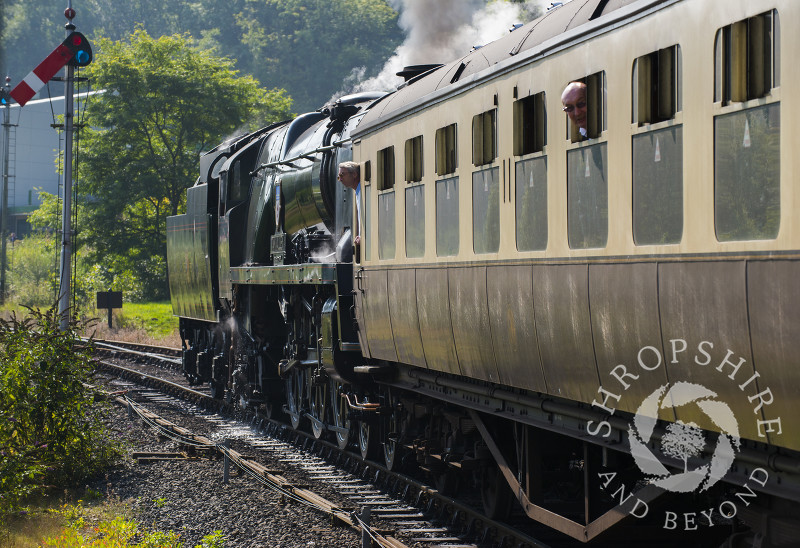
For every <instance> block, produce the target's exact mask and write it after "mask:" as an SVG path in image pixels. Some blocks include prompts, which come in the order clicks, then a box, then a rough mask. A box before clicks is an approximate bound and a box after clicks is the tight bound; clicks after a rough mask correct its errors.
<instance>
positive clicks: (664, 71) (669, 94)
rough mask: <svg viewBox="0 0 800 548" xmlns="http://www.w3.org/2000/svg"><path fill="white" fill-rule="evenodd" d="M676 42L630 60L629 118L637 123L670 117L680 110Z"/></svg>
mask: <svg viewBox="0 0 800 548" xmlns="http://www.w3.org/2000/svg"><path fill="white" fill-rule="evenodd" d="M680 51H681V50H680V46H672V47H669V48H664V49H661V50H658V51H654V52H653V53H650V54H648V55H643V56H642V57H639V58H637V59H636V60H634V62H633V121H634V123H636V124H638V125H639V126H640V127H641V126H643V125H645V124H655V123H658V122H663V121H665V120H671V119H672V118H674V117H675V113H676V112H678V111H680V110H681V97H680V72H681V67H680V63H681V53H680Z"/></svg>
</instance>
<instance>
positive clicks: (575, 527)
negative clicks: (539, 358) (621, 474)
mask: <svg viewBox="0 0 800 548" xmlns="http://www.w3.org/2000/svg"><path fill="white" fill-rule="evenodd" d="M469 415H470V418H471V419H472V420H473V422H474V423H475V426H477V427H478V430H479V431H480V433H481V436H482V437H483V441H485V442H486V446H487V447H488V448H489V451H490V452H491V453H492V456H493V457H494V459H495V461H497V464H498V466H499V467H500V471H501V472H502V473H503V477H504V478H505V479H506V481H507V482H508V485H509V486H511V490H512V491H513V493H514V495H515V496H516V497H517V500H519V503H520V504H521V505H522V508H523V510H525V514H527V516H528V517H529V518H531V519H533V520H536V521H538V522H539V523H542V524H544V525H547V526H548V527H551V528H553V529H556V530H557V531H560V532H562V533H564V534H565V535H569V536H571V537H572V538H574V539H576V540H579V541H581V542H589V541H590V540H592V539H593V538H595V537H596V536H598V535H599V534H601V533H603V532H604V531H607V530H608V529H609V528H611V527H612V526H614V525H615V524H617V523H619V522H620V521H622V520H624V519H625V518H627V517H629V516H630V515H632V512H634V511H635V505H637V504H639V502H638V501H642V503H644V504H647V503H649V502H651V501H653V500H655V499H656V498H658V497H659V496H661V495H662V494H664V493H665V492H666V491H665V490H664V489H661V488H660V487H656V486H655V485H649V486H647V487H645V488H643V489H640V490H639V491H637V492H636V493H632V496H631V495H629V496H628V497H627V498H625V499H624V500H623V502H622V503H621V504H618V505H617V506H615V507H614V508H612V509H611V510H609V511H607V512H606V513H605V514H603V515H602V516H600V517H598V518H597V519H595V520H594V521H592V522H590V523H587V524H586V525H581V524H580V523H578V522H576V521H572V520H571V519H569V518H565V517H564V516H561V515H559V514H556V513H555V512H552V511H550V510H548V509H547V508H543V507H541V506H538V505H536V504H534V503H532V502H531V501H530V499H528V496H527V495H526V494H525V491H524V490H523V488H522V486H521V485H520V483H519V481H517V478H516V477H515V475H514V472H513V471H512V470H511V468H510V467H509V465H508V462H506V459H505V457H503V454H502V453H501V452H500V448H499V447H498V446H497V444H496V443H495V441H494V438H493V437H492V434H491V432H489V429H488V428H486V424H484V422H483V419H481V416H480V415H479V414H478V412H477V411H474V410H472V409H470V410H469ZM587 518H588V516H587ZM587 521H588V519H587Z"/></svg>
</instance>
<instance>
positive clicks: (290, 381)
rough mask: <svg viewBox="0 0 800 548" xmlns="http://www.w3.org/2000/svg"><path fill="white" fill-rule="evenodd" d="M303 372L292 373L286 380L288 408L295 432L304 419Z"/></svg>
mask: <svg viewBox="0 0 800 548" xmlns="http://www.w3.org/2000/svg"><path fill="white" fill-rule="evenodd" d="M304 376H305V375H304V373H303V372H302V371H292V372H291V373H290V374H289V377H288V378H287V379H286V381H285V382H286V408H287V411H288V412H289V422H291V423H292V428H294V429H295V430H297V429H298V427H299V426H300V422H301V419H302V418H303V415H302V412H303V390H304V386H303V384H304V383H303V377H304Z"/></svg>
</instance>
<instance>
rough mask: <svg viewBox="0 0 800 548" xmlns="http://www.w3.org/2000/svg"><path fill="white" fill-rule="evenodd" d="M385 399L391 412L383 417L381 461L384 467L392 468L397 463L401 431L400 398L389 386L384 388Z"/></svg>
mask: <svg viewBox="0 0 800 548" xmlns="http://www.w3.org/2000/svg"><path fill="white" fill-rule="evenodd" d="M386 401H387V403H388V404H389V406H390V408H391V410H392V411H391V414H390V415H389V416H388V417H386V418H385V419H383V423H382V425H383V432H382V440H381V442H382V445H383V462H384V464H385V465H386V468H388V469H389V470H394V469H395V468H396V466H397V464H398V463H399V454H400V450H401V447H400V436H401V433H402V431H403V426H404V424H403V418H404V417H403V410H402V409H401V408H400V399H399V398H398V397H397V396H396V395H393V394H392V390H391V388H387V389H386Z"/></svg>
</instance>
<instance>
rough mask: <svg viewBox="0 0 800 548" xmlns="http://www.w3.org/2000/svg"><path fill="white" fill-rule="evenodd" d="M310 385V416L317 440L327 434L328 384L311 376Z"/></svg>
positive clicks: (313, 432)
mask: <svg viewBox="0 0 800 548" xmlns="http://www.w3.org/2000/svg"><path fill="white" fill-rule="evenodd" d="M309 379H310V384H311V386H309V391H310V394H311V398H310V402H309V403H310V408H311V409H310V413H309V414H310V415H311V417H312V418H313V419H314V420H312V421H311V433H312V434H313V435H314V438H315V439H320V438H321V437H322V435H323V434H324V433H325V424H326V422H325V421H326V419H327V415H328V382H324V381H323V382H319V381H317V380H315V377H314V375H309Z"/></svg>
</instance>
